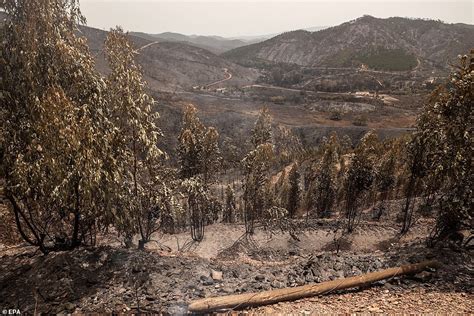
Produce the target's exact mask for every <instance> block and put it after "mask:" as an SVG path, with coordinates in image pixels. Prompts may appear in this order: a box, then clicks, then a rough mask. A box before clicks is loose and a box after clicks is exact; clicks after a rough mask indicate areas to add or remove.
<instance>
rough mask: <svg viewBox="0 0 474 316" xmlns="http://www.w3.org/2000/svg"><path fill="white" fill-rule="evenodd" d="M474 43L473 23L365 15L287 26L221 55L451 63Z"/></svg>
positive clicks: (393, 64)
mask: <svg viewBox="0 0 474 316" xmlns="http://www.w3.org/2000/svg"><path fill="white" fill-rule="evenodd" d="M473 44H474V26H473V25H467V24H445V23H443V22H441V21H433V20H421V19H407V18H399V17H394V18H388V19H379V18H375V17H372V16H363V17H361V18H358V19H356V20H353V21H350V22H346V23H343V24H341V25H338V26H334V27H330V28H327V29H323V30H320V31H317V32H309V31H305V30H298V31H292V32H286V33H283V34H280V35H278V36H275V37H273V38H271V39H268V40H266V41H263V42H260V43H256V44H252V45H247V46H242V47H239V48H236V49H233V50H231V51H228V52H225V53H224V54H223V56H224V57H226V58H228V59H229V60H232V61H234V62H237V63H239V64H242V65H246V66H252V65H255V64H258V63H265V62H276V63H279V62H281V63H293V64H298V65H301V66H308V67H355V66H357V67H358V66H360V65H361V64H367V63H368V64H372V66H374V68H378V69H381V70H408V69H413V68H415V67H417V66H419V65H418V61H420V62H421V66H423V67H425V68H447V66H448V62H450V61H452V60H453V59H454V58H455V57H456V56H457V55H458V54H464V53H466V52H468V51H469V50H470V49H471V48H472V47H473ZM384 60H386V62H384ZM369 66H370V65H369ZM398 68H400V69H398ZM404 68H407V69H404Z"/></svg>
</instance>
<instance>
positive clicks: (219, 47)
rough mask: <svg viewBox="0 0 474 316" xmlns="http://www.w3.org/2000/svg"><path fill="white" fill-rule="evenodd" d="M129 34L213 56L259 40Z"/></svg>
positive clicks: (165, 34) (171, 33) (168, 34)
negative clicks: (184, 46) (211, 53)
mask: <svg viewBox="0 0 474 316" xmlns="http://www.w3.org/2000/svg"><path fill="white" fill-rule="evenodd" d="M130 34H132V35H134V36H137V37H142V38H145V39H147V40H150V41H158V42H182V43H186V44H190V45H193V46H196V47H199V48H203V49H206V50H208V51H210V52H213V53H214V54H221V53H224V52H226V51H229V50H231V49H234V48H237V47H241V46H245V45H249V44H254V43H257V42H259V41H261V39H254V40H240V39H228V38H224V37H221V36H202V35H184V34H180V33H173V32H165V33H159V34H148V33H142V32H131V33H130Z"/></svg>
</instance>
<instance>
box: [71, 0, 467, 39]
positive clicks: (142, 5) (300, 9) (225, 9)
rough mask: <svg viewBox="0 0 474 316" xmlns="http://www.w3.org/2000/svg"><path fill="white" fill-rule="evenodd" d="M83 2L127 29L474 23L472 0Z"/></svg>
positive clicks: (223, 31) (221, 30) (257, 30)
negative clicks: (359, 21) (376, 21)
mask: <svg viewBox="0 0 474 316" xmlns="http://www.w3.org/2000/svg"><path fill="white" fill-rule="evenodd" d="M80 3H81V8H82V12H83V14H84V15H85V16H86V18H87V21H88V25H90V26H93V27H97V28H101V29H109V28H110V27H113V26H116V25H121V26H123V27H124V29H126V30H130V31H142V32H147V33H161V32H167V31H171V32H178V33H183V34H200V35H221V36H242V35H262V34H272V33H279V32H283V31H288V30H295V29H300V28H307V27H314V26H332V25H337V24H340V23H342V22H346V21H349V20H352V19H355V18H357V17H360V16H362V15H364V14H370V15H373V16H375V17H383V18H385V17H390V16H402V17H416V18H431V19H440V20H443V21H445V22H448V23H458V22H462V23H468V24H474V21H473V1H472V0H467V1H466V0H444V1H428V0H414V1H410V0H401V1H400V0H399V1H382V0H378V1H377V0H365V1H356V0H345V1H341V0H335V1H330V0H312V1H311V0H306V1H288V0H287V1H278V0H277V1H275V0H259V1H249V0H244V1H235V0H220V1H200V0H188V1H180V0H178V1H176V0H175V1H170V0H169V1H163V0H120V1H117V0H81V2H80Z"/></svg>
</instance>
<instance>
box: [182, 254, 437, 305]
mask: <svg viewBox="0 0 474 316" xmlns="http://www.w3.org/2000/svg"><path fill="white" fill-rule="evenodd" d="M438 266H439V263H438V262H437V261H434V260H430V261H424V262H421V263H416V264H409V265H403V266H400V267H396V268H389V269H385V270H382V271H377V272H371V273H367V274H363V275H359V276H353V277H349V278H342V279H337V280H333V281H328V282H322V283H317V284H308V285H303V286H297V287H291V288H283V289H278V290H269V291H263V292H257V293H245V294H237V295H227V296H220V297H210V298H204V299H199V300H196V301H194V302H191V304H189V306H188V311H189V312H193V313H205V312H212V311H218V310H235V309H241V308H244V307H252V306H260V305H268V304H274V303H278V302H283V301H293V300H297V299H301V298H306V297H311V296H316V295H321V294H327V293H329V292H332V291H336V290H343V289H349V288H354V287H359V286H364V285H368V284H370V283H373V282H376V281H381V280H384V279H389V278H393V277H395V276H400V275H407V274H415V273H418V272H421V271H423V270H425V269H426V268H436V267H438Z"/></svg>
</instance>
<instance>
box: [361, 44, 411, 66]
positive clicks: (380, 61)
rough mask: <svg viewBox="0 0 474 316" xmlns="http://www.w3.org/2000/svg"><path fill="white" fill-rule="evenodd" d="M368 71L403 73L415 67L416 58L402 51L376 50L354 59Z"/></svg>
mask: <svg viewBox="0 0 474 316" xmlns="http://www.w3.org/2000/svg"><path fill="white" fill-rule="evenodd" d="M356 59H357V60H358V61H360V62H361V63H363V64H366V65H367V66H368V67H369V68H370V69H375V70H393V71H405V70H411V69H413V68H415V67H416V65H417V60H416V57H415V56H414V55H412V54H410V53H408V52H406V51H404V50H403V49H386V48H378V49H377V50H375V51H373V52H370V53H367V54H363V55H360V56H358V57H356Z"/></svg>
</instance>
